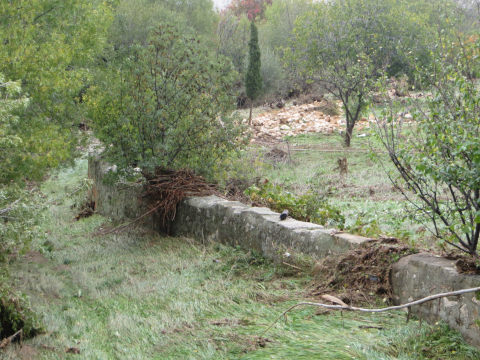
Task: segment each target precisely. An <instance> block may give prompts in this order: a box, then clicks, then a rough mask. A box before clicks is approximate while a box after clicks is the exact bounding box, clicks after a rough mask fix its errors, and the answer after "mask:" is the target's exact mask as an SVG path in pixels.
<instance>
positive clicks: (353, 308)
mask: <svg viewBox="0 0 480 360" xmlns="http://www.w3.org/2000/svg"><path fill="white" fill-rule="evenodd" d="M477 291H480V286H479V287H474V288H469V289H462V290H456V291H450V292H444V293H440V294H435V295H429V296H427V297H424V298H422V299H419V300H415V301H412V302H409V303H406V304H402V305H395V306H389V307H386V308H379V309H367V308H360V307H356V306H348V305H329V304H322V303H315V302H309V301H304V302H301V303H298V304H295V305H292V306H290V307H289V308H288V309H287V310H285V311H284V312H283V313H282V314H281V315H280V316H279V317H277V318H276V319H275V320H274V322H273V323H272V324H270V326H269V327H268V328H267V329H266V330H265V331H264V332H263V333H262V335H261V336H263V335H265V333H266V332H267V331H268V330H270V329H271V328H272V327H273V325H275V324H276V323H277V322H278V320H280V319H281V318H282V316H285V315H286V314H287V313H288V312H290V311H292V310H293V309H295V308H297V307H299V306H318V307H323V308H326V309H330V310H341V311H361V312H368V313H380V312H385V311H392V310H399V309H404V308H409V307H411V306H414V305H420V304H423V303H426V302H428V301H432V300H435V299H440V298H443V297H447V296H456V295H462V294H468V293H472V292H477Z"/></svg>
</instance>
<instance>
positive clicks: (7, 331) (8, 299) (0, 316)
mask: <svg viewBox="0 0 480 360" xmlns="http://www.w3.org/2000/svg"><path fill="white" fill-rule="evenodd" d="M0 280H2V283H3V282H4V278H2V275H1V274H0ZM19 330H22V335H23V337H26V338H29V337H33V336H35V335H36V334H38V333H39V332H40V331H42V327H41V325H40V323H39V321H38V319H37V317H36V316H35V314H34V313H33V312H32V311H31V310H30V304H29V302H28V300H27V298H26V297H25V296H24V295H19V294H17V293H15V292H12V291H11V290H9V289H8V288H7V287H5V285H3V284H2V285H0V340H2V339H4V338H6V337H8V336H11V335H13V334H14V333H16V332H17V331H19Z"/></svg>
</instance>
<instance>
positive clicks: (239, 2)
mask: <svg viewBox="0 0 480 360" xmlns="http://www.w3.org/2000/svg"><path fill="white" fill-rule="evenodd" d="M271 3H272V0H233V1H232V2H231V3H230V5H229V6H228V9H227V10H228V11H232V12H233V13H234V14H235V15H237V16H240V15H246V16H247V17H248V19H249V20H250V21H254V20H255V19H256V18H257V17H259V18H263V16H264V13H265V9H266V7H267V5H270V4H271Z"/></svg>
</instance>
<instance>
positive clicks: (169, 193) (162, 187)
mask: <svg viewBox="0 0 480 360" xmlns="http://www.w3.org/2000/svg"><path fill="white" fill-rule="evenodd" d="M145 178H146V179H147V185H146V189H145V192H144V194H143V197H144V198H145V199H146V200H147V202H148V204H149V205H148V206H149V208H150V210H149V211H148V213H150V214H151V213H154V214H155V216H156V217H158V219H159V220H160V225H161V228H162V230H164V231H165V232H166V233H169V231H170V224H171V222H172V221H173V220H174V219H175V215H176V212H177V205H178V203H179V202H180V201H182V200H183V199H185V198H186V197H188V196H207V195H213V194H216V195H219V193H218V191H217V190H216V187H215V185H213V184H209V183H208V182H207V181H206V180H205V179H204V178H203V177H201V176H198V175H195V174H194V173H193V172H191V171H188V170H166V169H157V170H156V171H155V174H154V175H148V174H146V175H145Z"/></svg>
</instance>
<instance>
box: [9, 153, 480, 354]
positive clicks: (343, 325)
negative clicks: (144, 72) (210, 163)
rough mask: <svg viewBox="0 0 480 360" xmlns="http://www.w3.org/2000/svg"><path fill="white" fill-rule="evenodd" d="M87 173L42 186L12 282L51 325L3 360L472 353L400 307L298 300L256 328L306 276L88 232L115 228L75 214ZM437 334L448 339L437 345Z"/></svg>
mask: <svg viewBox="0 0 480 360" xmlns="http://www.w3.org/2000/svg"><path fill="white" fill-rule="evenodd" d="M85 176H86V162H85V160H82V161H80V162H79V163H78V164H77V167H76V168H74V169H66V170H63V171H61V172H59V173H58V174H57V175H56V176H53V177H52V178H51V179H50V180H49V181H47V182H46V183H45V185H44V186H43V189H42V191H43V193H44V194H45V201H48V202H50V203H51V206H50V207H49V209H48V211H46V212H45V213H44V214H43V221H42V230H43V234H44V235H43V236H40V237H39V238H38V239H36V241H35V242H34V244H33V246H32V249H31V251H30V252H29V253H28V254H27V256H25V257H24V258H22V259H20V260H19V261H18V262H16V263H15V264H12V275H13V279H12V281H13V283H14V285H15V286H16V287H17V288H18V289H20V290H22V291H24V292H26V293H27V294H28V295H29V296H30V299H31V304H32V308H33V309H34V310H35V311H36V312H37V313H38V314H39V316H40V318H41V319H42V321H43V323H44V327H45V329H46V330H45V333H43V334H41V335H39V336H37V337H35V338H33V339H31V340H28V341H25V342H24V343H23V346H22V347H20V346H19V345H11V346H9V347H8V348H7V349H6V351H4V352H3V353H0V358H2V359H22V358H23V359H65V358H67V359H68V358H72V359H396V358H401V359H418V358H421V357H419V355H418V354H419V353H420V354H423V353H424V352H425V354H426V355H428V356H430V357H429V358H442V359H477V358H478V356H479V353H478V352H475V351H474V350H473V349H472V348H471V347H468V346H466V345H464V344H463V342H461V340H460V338H459V337H458V335H457V334H456V333H452V332H450V331H449V330H448V329H445V328H439V329H437V328H435V327H430V326H427V325H423V326H420V324H419V323H418V322H416V321H411V322H410V323H409V324H405V315H404V313H402V312H394V313H389V314H383V315H363V314H359V313H343V314H341V313H328V314H321V313H318V312H317V311H318V310H317V309H315V308H302V309H300V310H298V311H294V312H292V313H289V314H288V316H287V317H286V318H284V319H282V320H281V321H279V322H278V323H277V324H276V325H275V326H273V328H272V329H271V330H270V331H269V332H268V333H266V334H263V332H264V330H265V329H266V327H267V326H268V325H269V324H271V323H272V321H274V319H276V317H277V316H278V315H279V314H280V313H281V312H282V311H284V310H285V309H286V308H288V307H289V306H290V305H292V304H294V303H296V302H297V301H300V300H304V296H305V289H306V288H307V286H308V285H309V283H310V281H311V277H310V276H309V274H292V273H291V269H287V268H284V267H280V266H277V265H275V264H273V263H270V262H268V261H267V260H265V259H263V258H262V257H260V256H258V255H257V254H254V253H251V252H248V251H244V250H241V249H238V248H233V247H229V246H225V245H220V244H200V243H198V242H195V241H193V240H191V239H186V238H170V237H162V236H160V235H158V234H155V233H152V232H150V231H148V230H144V229H140V228H135V229H131V230H129V231H127V232H123V233H120V234H117V235H113V234H111V235H105V236H94V235H93V233H94V232H95V231H97V230H98V229H100V228H105V227H108V226H111V224H110V222H109V220H108V219H106V218H104V217H101V216H99V215H93V216H91V217H88V218H85V219H81V220H79V221H74V216H75V211H76V209H75V208H72V206H73V205H74V204H75V203H76V202H79V201H81V199H82V193H81V192H82V191H83V190H82V189H83V188H84V187H83V186H82V185H81V184H82V183H84V181H83V179H84V177H85ZM365 326H373V328H365ZM378 328H382V329H378ZM432 337H434V338H435V339H439V340H437V342H438V343H442V344H444V345H445V346H443V345H442V347H440V346H438V347H437V346H432V345H431V342H432ZM404 343H406V344H407V345H403V344H404ZM426 348H429V349H427V350H425V349H426ZM444 348H445V349H447V350H448V351H450V352H448V351H447V350H446V352H445V351H443V349H444ZM451 349H456V350H455V351H456V352H455V353H453V352H452V351H453V350H451ZM72 352H78V354H73V353H72ZM426 355H425V356H426ZM422 356H423V355H422ZM424 358H427V357H424Z"/></svg>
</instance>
